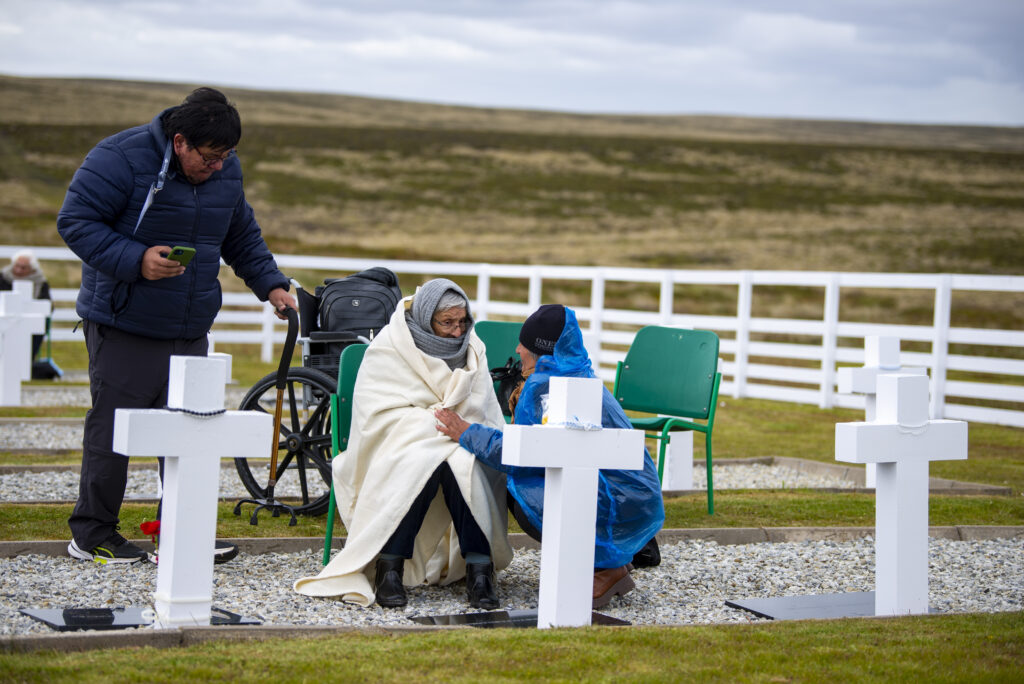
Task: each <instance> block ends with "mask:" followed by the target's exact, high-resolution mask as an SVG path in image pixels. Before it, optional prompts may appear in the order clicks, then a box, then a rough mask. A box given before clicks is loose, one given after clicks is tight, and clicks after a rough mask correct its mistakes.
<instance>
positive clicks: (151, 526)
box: [139, 520, 160, 544]
mask: <svg viewBox="0 0 1024 684" xmlns="http://www.w3.org/2000/svg"><path fill="white" fill-rule="evenodd" d="M139 529H140V530H142V534H148V535H149V538H150V539H152V540H153V543H154V544H155V543H156V538H157V536H158V535H159V534H160V521H159V520H150V521H149V522H144V523H142V524H141V525H139Z"/></svg>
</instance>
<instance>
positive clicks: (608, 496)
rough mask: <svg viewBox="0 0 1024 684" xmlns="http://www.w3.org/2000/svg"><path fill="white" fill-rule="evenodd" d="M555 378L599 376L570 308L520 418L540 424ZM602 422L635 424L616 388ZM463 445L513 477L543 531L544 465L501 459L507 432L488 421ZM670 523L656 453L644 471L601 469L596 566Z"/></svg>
mask: <svg viewBox="0 0 1024 684" xmlns="http://www.w3.org/2000/svg"><path fill="white" fill-rule="evenodd" d="M552 377H570V378H593V377H596V376H595V375H594V371H593V369H592V368H591V365H590V357H589V356H588V355H587V350H586V349H585V348H584V346H583V335H582V333H581V332H580V326H579V323H578V322H577V321H576V314H575V313H574V312H573V310H572V309H570V308H568V307H566V309H565V327H564V328H563V329H562V334H561V336H560V337H559V338H558V342H557V343H556V344H555V352H554V354H553V355H544V356H541V357H540V358H538V359H537V366H536V369H535V370H534V373H533V375H531V376H530V377H529V378H527V379H526V383H525V385H524V386H523V391H522V394H521V395H520V397H519V403H518V404H517V405H516V412H515V422H516V424H518V425H539V424H540V423H541V417H542V415H543V408H542V404H541V398H542V397H544V396H545V395H547V393H548V382H549V381H550V379H551V378H552ZM601 424H602V425H603V426H604V427H608V428H629V427H631V425H630V422H629V419H628V418H627V417H626V414H625V412H624V411H623V410H622V407H621V406H619V403H618V402H617V401H615V398H614V397H612V395H611V392H609V391H608V390H607V389H605V390H604V401H603V405H602V408H601ZM459 444H460V445H461V446H462V447H463V448H464V449H466V450H467V451H470V452H471V453H473V454H474V455H476V457H477V458H478V459H479V460H480V461H482V462H483V463H485V464H487V465H489V466H490V467H492V468H495V469H496V470H500V471H501V472H503V473H505V474H506V475H507V476H508V491H509V493H510V494H511V495H512V496H513V497H515V499H516V501H518V502H519V505H520V506H521V507H522V508H523V511H524V512H525V513H526V516H527V518H529V520H530V522H531V523H532V524H533V526H534V527H536V528H537V529H538V530H543V516H544V469H543V468H522V467H517V466H508V465H505V464H503V463H502V462H501V445H502V433H501V431H500V430H495V429H494V428H489V427H486V426H483V425H479V424H474V425H471V426H470V427H469V428H468V429H467V430H466V431H465V432H463V433H462V437H461V438H460V439H459ZM664 522H665V508H664V505H663V504H662V499H661V487H660V485H659V482H658V473H657V470H656V468H655V465H654V461H652V460H651V457H650V454H648V453H647V450H646V449H645V450H644V469H643V470H601V471H600V474H599V477H598V496H597V537H596V542H595V546H594V566H595V567H598V568H617V567H620V566H622V565H625V564H626V563H629V562H630V561H631V560H632V559H633V554H635V553H636V552H637V551H639V550H640V549H641V547H643V545H644V544H646V543H647V542H648V541H649V540H650V539H651V537H653V536H654V535H655V534H656V533H657V532H658V530H660V529H661V526H662V525H663V524H664Z"/></svg>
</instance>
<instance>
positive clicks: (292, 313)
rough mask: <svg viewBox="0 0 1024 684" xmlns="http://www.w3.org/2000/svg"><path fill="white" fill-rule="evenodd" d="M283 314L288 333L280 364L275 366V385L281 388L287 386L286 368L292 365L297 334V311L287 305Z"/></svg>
mask: <svg viewBox="0 0 1024 684" xmlns="http://www.w3.org/2000/svg"><path fill="white" fill-rule="evenodd" d="M284 314H285V316H287V317H288V334H287V336H286V337H285V340H284V349H282V350H281V365H279V366H278V367H277V384H276V385H275V387H277V389H278V390H283V389H284V388H285V387H287V386H288V368H289V367H290V366H291V365H292V353H293V352H294V351H295V339H296V338H297V337H298V336H299V313H298V312H297V311H296V310H295V309H293V308H291V307H290V306H289V307H285V310H284Z"/></svg>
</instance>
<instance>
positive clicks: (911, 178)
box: [0, 77, 1024, 273]
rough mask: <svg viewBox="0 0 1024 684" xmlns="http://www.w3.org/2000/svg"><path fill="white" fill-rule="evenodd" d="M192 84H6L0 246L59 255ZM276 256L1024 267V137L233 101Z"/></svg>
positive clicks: (336, 102) (251, 185)
mask: <svg viewBox="0 0 1024 684" xmlns="http://www.w3.org/2000/svg"><path fill="white" fill-rule="evenodd" d="M189 88H190V86H184V85H168V84H143V83H130V82H114V81H90V80H74V81H72V80H60V79H21V78H10V77H3V78H0V243H32V244H54V245H56V244H61V243H60V239H59V237H58V236H57V235H56V232H55V231H54V229H53V226H54V217H55V215H56V211H57V209H58V208H59V206H60V202H61V200H62V197H63V193H64V190H65V189H66V186H67V183H68V181H69V180H70V177H71V175H72V174H73V172H74V170H75V168H76V167H77V165H78V164H79V163H80V162H81V159H82V158H83V156H84V155H85V153H86V152H87V151H88V150H89V149H90V147H91V146H92V145H93V144H95V143H96V142H97V141H98V140H100V139H101V138H103V137H104V136H106V135H109V134H111V133H113V132H116V131H117V130H120V129H121V128H123V127H125V126H127V125H130V124H135V123H142V122H145V121H148V120H149V119H150V118H151V117H152V116H153V114H155V113H156V112H157V111H159V110H160V109H161V108H163V107H166V106H169V105H173V104H176V103H177V102H179V101H180V100H181V98H182V97H183V96H184V94H185V93H187V92H188V90H189ZM228 94H229V96H231V97H232V98H233V99H234V100H235V101H236V102H237V104H238V105H239V108H240V110H241V112H242V116H243V122H244V125H245V131H244V136H243V139H242V142H241V144H240V145H239V154H240V156H241V157H242V160H243V163H244V165H245V170H246V177H247V193H248V196H249V199H250V201H251V202H252V203H253V205H254V206H255V207H256V209H257V211H258V216H259V217H260V219H261V223H262V225H263V227H264V231H265V233H266V236H267V239H268V241H269V242H270V243H271V245H272V246H273V248H274V249H275V250H277V251H279V252H290V253H320V254H338V255H356V256H375V257H399V258H420V259H445V260H467V261H492V262H535V263H564V264H605V265H634V266H671V267H677V268H724V269H737V268H752V269H778V268H790V269H807V270H833V269H838V270H857V271H862V270H863V271H916V272H933V271H952V272H970V273H1016V272H1019V271H1020V264H1022V263H1024V173H1022V171H1024V129H1009V128H1002V129H1000V128H985V127H975V128H971V127H935V126H894V125H874V124H861V123H849V122H847V123H843V122H810V121H805V122H801V121H784V120H769V119H736V118H721V117H719V118H716V117H624V116H581V115H570V114H557V113H542V112H522V111H510V110H485V109H472V108H457V107H444V106H438V105H423V104H413V103H403V102H392V101H383V100H371V99H366V98H353V97H343V96H329V95H312V94H301V95H299V94H288V93H266V92H255V91H243V90H237V91H236V90H228Z"/></svg>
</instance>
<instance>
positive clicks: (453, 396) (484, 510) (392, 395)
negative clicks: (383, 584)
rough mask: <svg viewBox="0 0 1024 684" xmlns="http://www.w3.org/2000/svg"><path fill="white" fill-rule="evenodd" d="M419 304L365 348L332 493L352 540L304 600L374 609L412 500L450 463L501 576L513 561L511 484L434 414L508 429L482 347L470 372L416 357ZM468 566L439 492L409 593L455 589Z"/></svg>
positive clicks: (474, 351) (305, 585)
mask: <svg viewBox="0 0 1024 684" xmlns="http://www.w3.org/2000/svg"><path fill="white" fill-rule="evenodd" d="M411 302H412V297H407V298H405V299H403V300H402V302H401V303H400V304H399V306H398V309H397V311H396V312H395V314H394V315H393V316H392V317H391V321H390V323H389V324H388V325H387V326H386V327H385V328H384V329H383V330H381V333H380V335H378V336H377V338H376V339H375V340H374V341H373V343H372V344H371V345H370V346H369V348H367V350H366V356H365V357H364V359H363V363H362V365H361V366H360V368H359V375H358V377H357V378H356V385H355V393H354V400H353V404H352V429H351V433H350V437H349V448H348V449H347V450H346V451H344V452H343V453H341V454H339V455H338V456H337V457H336V458H335V459H334V464H333V468H334V493H335V497H336V499H337V502H338V511H339V513H340V514H341V518H342V520H343V521H344V523H345V529H346V530H347V532H348V538H347V541H346V543H345V547H344V548H343V549H342V550H341V551H340V552H339V553H338V554H337V555H335V557H334V558H333V559H332V560H331V562H330V563H329V564H328V565H327V566H326V567H325V568H324V569H323V570H322V571H321V572H320V574H319V575H317V576H316V577H303V578H301V579H299V580H297V581H296V582H295V587H294V588H295V591H297V592H299V593H300V594H305V595H306V596H340V597H341V598H342V600H344V601H347V602H350V603H356V604H359V605H363V606H368V605H370V604H371V603H373V600H374V598H375V594H374V591H373V575H374V570H375V563H374V560H375V559H376V557H377V554H378V553H380V550H381V548H382V547H383V545H384V542H386V541H387V540H388V539H389V538H390V537H391V535H392V533H394V531H395V530H396V529H397V527H398V524H399V523H400V522H401V521H402V518H403V517H405V514H406V513H407V512H408V510H409V506H410V505H411V504H412V501H413V499H415V498H416V496H417V495H418V494H419V493H420V492H421V491H422V490H423V487H424V485H425V483H426V481H427V479H428V478H429V477H430V476H431V474H433V472H434V471H435V470H436V469H437V468H438V466H440V465H441V464H442V463H444V462H446V461H447V463H448V465H449V466H450V467H451V469H452V472H453V473H454V474H455V478H456V480H457V481H458V483H459V489H460V490H461V491H462V495H463V497H465V499H466V502H467V503H468V505H469V507H470V509H471V510H472V512H473V517H474V519H475V520H476V521H477V523H478V524H479V525H480V528H481V529H482V530H483V532H484V534H485V535H487V538H488V540H489V541H490V544H491V557H492V559H493V561H494V565H495V568H497V569H501V568H504V567H506V566H508V564H509V563H510V562H511V561H512V547H511V546H510V545H509V543H508V518H507V509H506V507H505V476H504V475H502V474H501V473H498V472H496V471H494V470H492V469H490V468H486V467H484V466H482V465H480V464H479V463H478V462H477V460H476V458H475V457H474V456H473V454H471V453H469V452H468V451H466V450H465V449H463V448H462V447H460V446H459V445H458V444H457V443H455V442H453V441H452V440H451V439H449V438H448V437H446V436H445V435H443V434H441V433H439V432H438V431H437V428H436V425H437V420H436V419H435V418H434V410H435V409H437V408H441V407H444V408H450V409H452V410H454V411H456V412H458V413H459V414H460V415H461V416H462V417H463V418H465V419H466V420H467V421H469V422H470V423H483V424H485V425H490V426H493V427H501V426H502V425H504V420H503V418H502V415H501V409H500V407H499V406H498V401H497V399H496V398H495V396H494V389H493V385H492V383H491V378H490V375H489V373H488V371H487V357H486V355H485V352H484V344H483V342H481V341H480V338H478V337H477V336H476V333H474V332H472V331H470V333H469V334H470V341H469V350H468V353H467V359H466V367H465V368H464V369H462V368H460V369H456V370H454V371H452V370H451V369H449V368H448V366H447V364H445V362H444V361H442V360H440V359H437V358H434V357H431V356H427V355H425V354H423V353H422V352H420V351H419V349H417V348H416V345H415V344H414V343H413V339H412V334H411V333H410V332H409V328H408V325H407V323H406V320H405V310H406V309H407V308H408V307H409V306H410V305H411ZM465 574H466V565H465V561H464V560H463V558H462V554H461V552H460V550H459V541H458V536H457V535H456V533H455V528H454V526H453V525H452V519H451V515H450V514H449V513H448V508H447V507H446V506H445V503H444V498H443V497H442V495H441V494H440V491H439V492H438V494H437V496H436V497H435V498H434V500H433V502H432V503H431V505H430V509H429V510H428V512H427V516H426V519H425V520H424V521H423V526H422V527H421V528H420V531H419V534H418V535H417V536H416V543H415V550H414V553H413V557H412V559H411V560H407V561H406V562H405V575H404V583H405V584H406V586H412V585H416V584H421V583H428V584H448V583H451V582H455V581H457V580H459V579H462V578H463V577H465Z"/></svg>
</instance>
